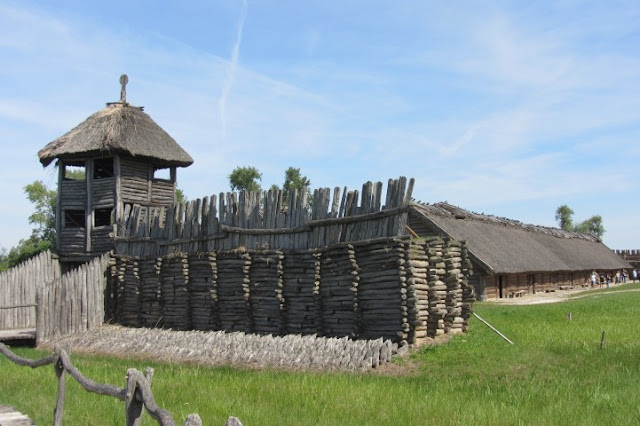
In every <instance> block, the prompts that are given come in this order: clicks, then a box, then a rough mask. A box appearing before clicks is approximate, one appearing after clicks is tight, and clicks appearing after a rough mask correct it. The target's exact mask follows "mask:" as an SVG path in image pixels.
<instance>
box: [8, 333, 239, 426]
mask: <svg viewBox="0 0 640 426" xmlns="http://www.w3.org/2000/svg"><path fill="white" fill-rule="evenodd" d="M0 352H1V353H2V354H3V355H5V356H6V357H7V358H9V359H10V360H11V361H13V362H14V363H16V364H18V365H22V366H26V367H31V368H37V367H42V366H44V365H49V364H53V368H54V371H55V374H56V377H57V379H58V398H57V402H56V408H55V410H54V412H53V413H54V414H53V417H54V420H53V424H54V426H61V425H62V420H63V415H64V400H65V393H66V375H67V374H68V375H70V376H71V377H72V378H73V379H74V380H75V381H76V382H78V383H79V384H80V385H81V386H82V387H83V388H84V389H85V390H86V391H87V392H92V393H96V394H98V395H107V396H112V397H114V398H117V399H119V400H121V401H124V403H125V404H124V405H125V407H124V408H125V421H126V423H125V424H126V425H127V426H137V425H140V424H141V421H142V414H143V408H144V409H146V411H147V412H148V413H149V415H150V416H151V417H152V418H153V419H154V420H156V421H157V422H158V424H159V425H162V426H174V425H176V422H175V420H174V419H173V417H172V416H171V414H170V413H169V412H168V411H167V410H165V409H164V408H160V407H158V405H157V404H156V401H155V399H154V397H153V393H152V392H151V380H152V377H153V369H152V368H149V367H147V369H146V373H145V374H142V372H140V371H139V370H136V369H134V368H130V369H128V370H127V377H126V379H127V383H126V387H125V388H120V387H118V386H114V385H111V384H100V383H97V382H94V381H93V380H91V379H88V378H86V377H85V376H84V375H83V374H82V373H81V372H80V371H78V369H76V368H75V367H74V366H73V364H72V363H71V359H70V358H69V354H68V353H67V352H66V351H65V350H64V349H62V348H60V347H56V348H55V349H54V351H53V354H52V355H48V356H46V357H44V358H40V359H37V360H32V359H28V358H22V357H20V356H18V355H16V354H14V353H13V352H11V350H10V349H9V348H8V347H7V346H6V345H4V344H2V343H0ZM184 426H202V420H201V419H200V416H199V415H197V414H189V416H188V417H187V419H186V420H185V421H184ZM226 426H242V423H240V421H239V420H238V419H237V418H236V417H229V419H228V420H227V422H226Z"/></svg>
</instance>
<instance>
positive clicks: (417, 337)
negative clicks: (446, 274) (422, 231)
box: [407, 241, 429, 344]
mask: <svg viewBox="0 0 640 426" xmlns="http://www.w3.org/2000/svg"><path fill="white" fill-rule="evenodd" d="M407 265H408V266H407V270H408V278H407V289H408V294H409V295H410V296H409V301H410V302H412V303H411V305H410V308H409V309H410V313H411V314H412V317H411V319H412V321H413V322H412V325H413V339H412V340H410V342H411V343H418V344H419V343H421V342H422V341H424V339H425V338H426V337H427V322H428V320H429V282H428V272H429V255H428V254H427V246H426V244H425V243H418V242H413V241H412V242H411V244H410V246H409V249H408V250H407Z"/></svg>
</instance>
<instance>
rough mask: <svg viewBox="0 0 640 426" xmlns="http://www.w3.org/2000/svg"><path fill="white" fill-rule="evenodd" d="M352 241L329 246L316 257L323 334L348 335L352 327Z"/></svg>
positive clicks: (354, 272)
mask: <svg viewBox="0 0 640 426" xmlns="http://www.w3.org/2000/svg"><path fill="white" fill-rule="evenodd" d="M352 259H355V252H354V250H353V246H352V245H344V244H341V245H337V246H334V247H329V248H327V249H325V250H323V252H322V256H321V257H320V259H319V260H320V273H319V275H320V296H321V298H322V306H321V312H322V327H323V330H322V333H323V335H324V336H327V337H340V336H350V335H351V334H352V333H353V331H354V325H355V324H354V315H353V303H354V299H355V298H354V286H353V283H354V280H353V277H354V275H353V274H357V271H354V267H353V263H352Z"/></svg>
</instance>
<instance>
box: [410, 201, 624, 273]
mask: <svg viewBox="0 0 640 426" xmlns="http://www.w3.org/2000/svg"><path fill="white" fill-rule="evenodd" d="M410 215H411V217H412V220H417V221H419V222H420V223H421V224H423V225H425V226H427V227H428V228H429V229H432V230H434V231H435V232H436V233H438V234H440V235H448V236H451V237H453V238H455V239H457V240H460V241H466V243H467V248H468V250H469V253H470V255H471V257H472V258H474V260H475V261H476V263H478V264H479V265H480V266H481V267H482V268H483V269H485V271H487V272H490V273H520V272H545V271H549V272H553V271H558V272H560V271H586V270H592V269H596V270H600V269H602V270H613V269H621V268H630V267H631V265H630V264H629V263H628V262H626V261H625V260H623V259H622V258H620V256H618V255H616V254H615V253H614V252H613V251H612V250H610V249H609V248H608V247H607V246H605V245H604V244H603V243H602V242H601V241H600V240H599V239H598V238H597V237H595V236H593V235H587V234H580V233H576V232H569V231H564V230H562V229H557V228H548V227H542V226H536V225H526V224H523V223H521V222H518V221H516V220H511V219H506V218H498V217H494V216H487V215H484V214H477V213H471V212H469V211H466V210H464V209H461V208H459V207H456V206H453V205H451V204H448V203H437V204H433V205H430V204H419V203H412V204H411V211H410Z"/></svg>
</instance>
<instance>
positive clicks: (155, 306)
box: [139, 258, 163, 327]
mask: <svg viewBox="0 0 640 426" xmlns="http://www.w3.org/2000/svg"><path fill="white" fill-rule="evenodd" d="M161 266H162V259H161V258H158V259H154V258H150V259H144V260H141V261H139V268H140V277H141V282H140V321H141V325H142V326H143V327H162V325H163V318H162V300H161V297H162V291H161V289H160V279H159V278H160V268H161Z"/></svg>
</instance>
